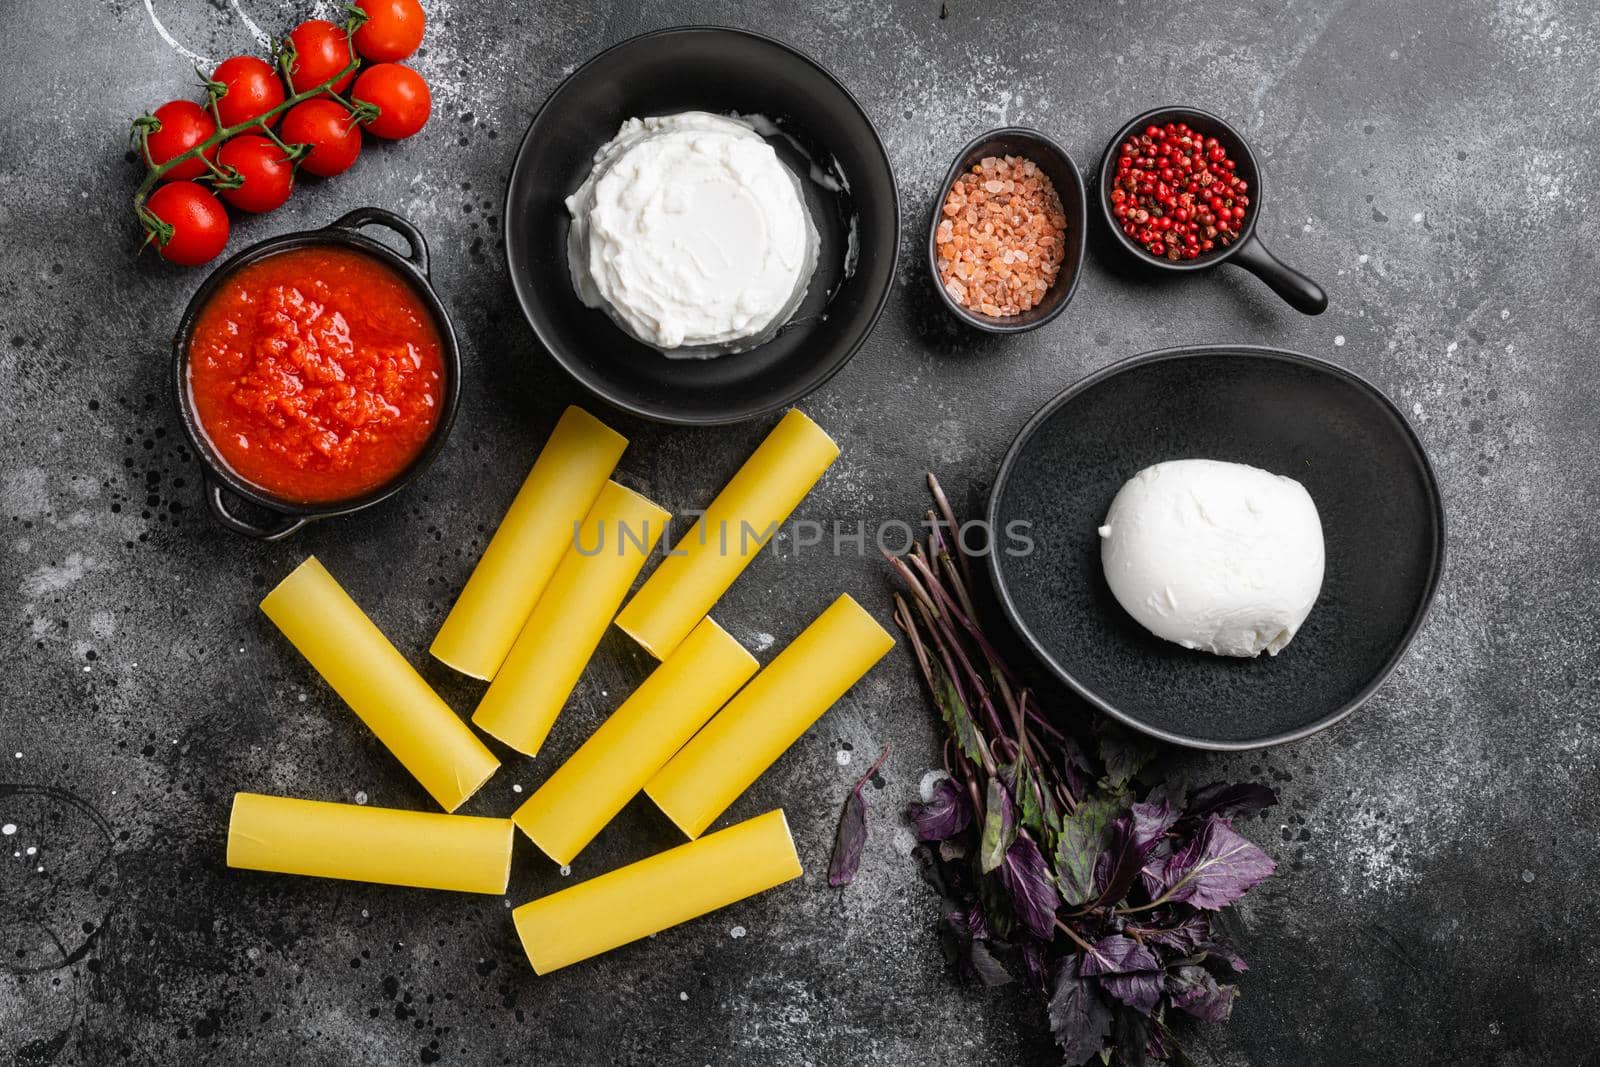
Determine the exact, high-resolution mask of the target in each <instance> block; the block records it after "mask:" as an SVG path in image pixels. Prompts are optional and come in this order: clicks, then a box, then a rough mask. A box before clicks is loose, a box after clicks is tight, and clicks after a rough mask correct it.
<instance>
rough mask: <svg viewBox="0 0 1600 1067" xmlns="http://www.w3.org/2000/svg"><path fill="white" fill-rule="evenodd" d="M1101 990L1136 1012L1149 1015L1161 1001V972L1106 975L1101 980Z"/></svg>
mask: <svg viewBox="0 0 1600 1067" xmlns="http://www.w3.org/2000/svg"><path fill="white" fill-rule="evenodd" d="M1100 988H1101V989H1104V990H1105V991H1106V993H1107V994H1109V995H1110V996H1111V997H1112V998H1114V999H1116V1000H1120V1001H1121V1002H1122V1003H1124V1004H1126V1005H1127V1006H1128V1007H1130V1008H1133V1009H1134V1010H1135V1011H1138V1012H1141V1013H1143V1014H1145V1015H1149V1014H1150V1012H1151V1011H1153V1010H1154V1009H1155V1006H1156V1003H1157V1002H1158V1001H1160V1000H1161V972H1160V971H1141V972H1140V973H1138V974H1108V975H1104V976H1103V977H1101V979H1100Z"/></svg>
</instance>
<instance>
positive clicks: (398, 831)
mask: <svg viewBox="0 0 1600 1067" xmlns="http://www.w3.org/2000/svg"><path fill="white" fill-rule="evenodd" d="M512 832H513V831H512V825H511V820H510V819H481V818H478V817H477V816H475V815H441V814H439V813H438V812H421V811H396V810H395V809H394V808H368V807H361V806H358V805H355V804H327V803H324V802H322V801H320V800H296V799H294V798H293V797H269V796H262V795H261V794H260V793H235V794H234V797H233V815H232V816H231V817H230V818H229V819H228V866H229V867H240V868H243V869H245V870H250V871H274V872H276V873H278V874H306V875H311V876H313V877H316V878H347V879H349V880H351V881H353V882H382V883H383V884H385V885H409V886H415V887H417V888H419V889H453V890H455V891H456V892H458V893H504V892H505V891H506V883H507V881H508V880H509V879H510V877H511V836H512Z"/></svg>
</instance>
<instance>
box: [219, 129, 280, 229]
mask: <svg viewBox="0 0 1600 1067" xmlns="http://www.w3.org/2000/svg"><path fill="white" fill-rule="evenodd" d="M217 166H219V167H221V168H222V169H223V170H225V171H229V172H230V177H231V176H232V175H237V176H238V178H239V181H240V184H238V185H234V186H227V185H224V186H222V187H221V188H219V189H218V190H217V192H218V193H219V194H220V195H221V197H222V199H224V200H226V201H227V202H228V203H229V204H230V205H232V206H233V207H236V208H238V209H239V210H240V211H252V212H262V211H271V210H272V209H273V208H275V207H279V206H281V205H282V204H283V202H284V201H285V200H287V199H289V194H290V193H292V192H294V163H293V162H291V161H290V160H289V158H288V157H287V156H286V155H284V152H283V149H282V148H280V147H279V146H278V145H276V144H274V143H273V141H272V140H271V139H270V138H267V137H262V136H259V135H257V134H254V133H241V134H240V135H239V136H237V137H234V138H232V139H231V140H229V141H226V142H224V143H223V146H222V150H221V151H220V152H218V153H217Z"/></svg>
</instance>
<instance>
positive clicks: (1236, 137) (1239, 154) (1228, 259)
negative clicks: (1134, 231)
mask: <svg viewBox="0 0 1600 1067" xmlns="http://www.w3.org/2000/svg"><path fill="white" fill-rule="evenodd" d="M1169 122H1186V123H1188V124H1189V128H1190V129H1192V130H1195V131H1196V132H1198V133H1200V134H1201V135H1202V136H1205V137H1215V138H1216V139H1217V143H1218V144H1220V145H1221V146H1222V147H1223V148H1224V149H1225V150H1226V151H1227V153H1228V158H1229V159H1231V160H1233V162H1234V167H1235V172H1236V173H1237V174H1238V175H1239V177H1241V178H1243V179H1244V180H1245V181H1246V182H1247V183H1249V190H1248V193H1247V195H1248V196H1249V198H1250V207H1249V209H1248V210H1247V211H1246V212H1245V217H1244V228H1243V229H1242V230H1241V231H1240V232H1239V239H1238V240H1236V241H1234V242H1233V243H1232V244H1231V245H1228V246H1227V247H1225V248H1217V249H1213V250H1212V251H1210V252H1202V253H1201V254H1200V256H1199V258H1197V259H1180V260H1178V261H1176V262H1174V261H1172V260H1170V259H1166V258H1165V257H1163V256H1156V255H1152V254H1151V253H1150V252H1148V251H1146V250H1145V247H1144V246H1143V245H1141V244H1139V242H1137V241H1135V240H1134V239H1133V238H1131V237H1129V236H1128V235H1127V234H1125V233H1123V232H1122V224H1121V223H1119V222H1118V221H1117V217H1116V215H1114V214H1113V213H1112V207H1111V187H1112V180H1113V178H1114V177H1115V176H1116V168H1117V158H1118V156H1119V155H1120V153H1121V148H1122V143H1123V142H1124V141H1126V140H1127V139H1128V138H1129V137H1131V136H1134V135H1136V134H1139V133H1142V132H1143V131H1144V129H1145V127H1147V126H1165V125H1166V124H1167V123H1169ZM1266 195H1267V194H1266V188H1265V179H1264V177H1263V175H1262V173H1261V165H1260V163H1258V162H1257V160H1256V155H1255V153H1254V152H1252V151H1250V142H1248V141H1246V140H1245V139H1244V135H1243V134H1241V133H1240V132H1239V131H1238V130H1236V129H1234V128H1233V127H1232V126H1230V125H1228V123H1227V122H1225V121H1223V120H1222V119H1221V118H1219V117H1218V116H1216V115H1213V114H1211V113H1210V112H1209V111H1201V110H1200V109H1199V108H1194V107H1158V108H1156V109H1155V110H1153V111H1146V112H1145V113H1144V114H1142V115H1139V116H1137V117H1135V118H1133V119H1130V120H1129V121H1128V124H1127V125H1125V126H1123V127H1122V129H1120V130H1118V131H1117V134H1116V136H1115V137H1113V138H1111V141H1110V143H1109V144H1107V145H1106V151H1105V155H1103V156H1101V158H1100V188H1099V190H1098V193H1097V199H1098V200H1099V201H1100V210H1101V211H1102V212H1103V213H1104V214H1105V219H1106V225H1107V226H1109V227H1110V229H1111V236H1112V237H1114V238H1115V239H1116V240H1117V242H1118V243H1119V244H1121V245H1122V247H1123V250H1124V251H1126V252H1127V253H1128V254H1129V255H1130V256H1132V257H1134V258H1135V259H1136V260H1138V261H1139V262H1140V263H1142V264H1144V266H1145V267H1146V268H1147V269H1149V270H1152V271H1167V272H1172V273H1179V274H1181V273H1187V272H1190V271H1199V270H1209V269H1210V268H1212V267H1215V266H1217V265H1218V264H1221V263H1232V264H1233V265H1234V266H1236V267H1243V268H1244V269H1245V270H1247V271H1249V272H1250V273H1251V274H1254V275H1255V276H1256V277H1257V278H1260V279H1261V280H1262V281H1263V282H1265V283H1266V284H1267V287H1268V288H1269V289H1271V290H1272V291H1273V292H1275V293H1277V294H1278V295H1279V296H1280V297H1282V298H1283V299H1284V301H1285V302H1286V303H1287V304H1288V305H1289V306H1290V307H1292V308H1294V309H1295V310H1296V311H1298V312H1301V313H1302V314H1305V315H1320V314H1322V313H1323V312H1324V311H1326V310H1327V309H1328V294H1327V293H1326V292H1324V291H1323V288H1322V286H1320V285H1318V284H1317V283H1316V282H1314V281H1312V280H1311V279H1310V278H1307V277H1306V276H1305V275H1304V274H1301V273H1300V272H1299V271H1297V270H1295V269H1294V268H1293V267H1290V266H1287V265H1286V264H1285V263H1284V262H1283V261H1282V260H1280V259H1279V258H1278V257H1277V256H1275V255H1273V254H1272V253H1271V252H1270V251H1268V250H1267V246H1266V245H1264V244H1262V243H1261V238H1259V237H1257V236H1256V222H1257V221H1258V220H1259V219H1260V218H1261V210H1262V207H1263V206H1264V205H1265V204H1266Z"/></svg>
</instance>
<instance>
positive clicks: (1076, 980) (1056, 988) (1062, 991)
mask: <svg viewBox="0 0 1600 1067" xmlns="http://www.w3.org/2000/svg"><path fill="white" fill-rule="evenodd" d="M1047 1010H1048V1014H1049V1017H1050V1032H1051V1033H1052V1034H1054V1035H1055V1039H1056V1044H1058V1045H1060V1046H1061V1058H1062V1060H1063V1062H1065V1063H1069V1064H1081V1063H1083V1062H1084V1061H1085V1060H1087V1059H1089V1057H1091V1056H1095V1055H1098V1054H1099V1052H1100V1050H1101V1049H1102V1048H1103V1047H1104V1046H1105V1041H1106V1035H1107V1034H1109V1033H1110V1032H1111V1008H1110V1007H1109V1006H1108V1005H1107V1004H1106V1002H1105V1000H1103V999H1102V998H1101V996H1100V993H1099V991H1098V990H1097V989H1095V986H1094V983H1093V982H1091V981H1088V980H1087V979H1084V978H1080V977H1079V976H1078V975H1077V974H1075V973H1073V967H1072V963H1071V961H1070V960H1068V961H1066V962H1063V963H1062V964H1061V966H1060V967H1058V968H1057V969H1056V978H1055V982H1054V983H1053V985H1052V986H1051V990H1050V1002H1049V1005H1048V1009H1047Z"/></svg>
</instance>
